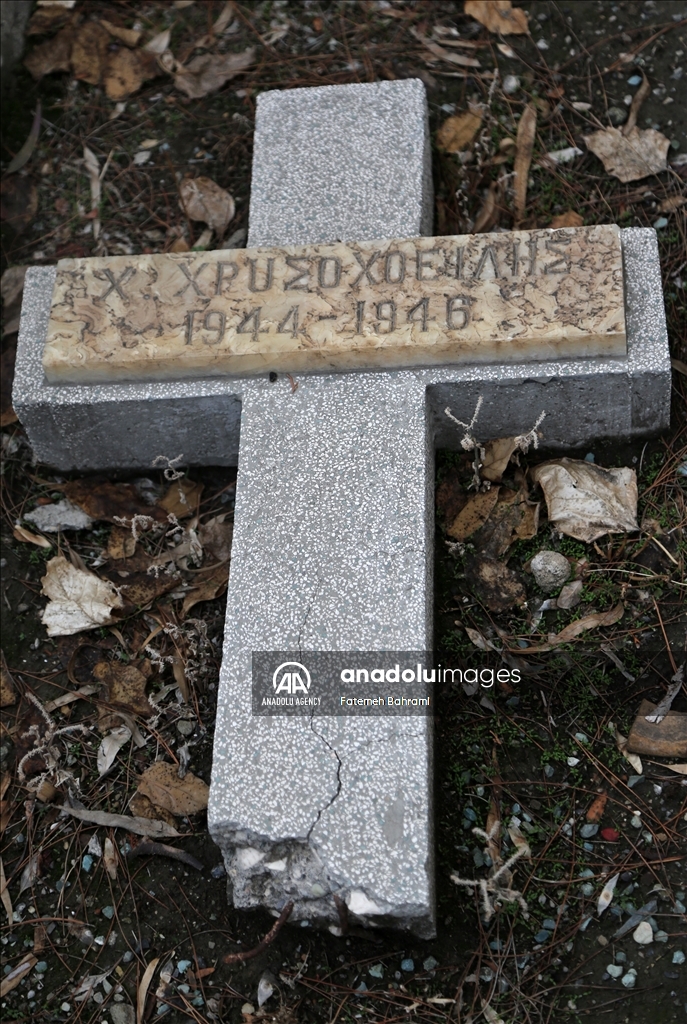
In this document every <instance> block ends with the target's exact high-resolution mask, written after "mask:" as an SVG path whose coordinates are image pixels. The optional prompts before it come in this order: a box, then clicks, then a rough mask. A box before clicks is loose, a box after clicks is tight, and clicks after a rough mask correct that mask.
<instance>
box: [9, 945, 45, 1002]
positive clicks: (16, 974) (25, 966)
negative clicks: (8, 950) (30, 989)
mask: <svg viewBox="0 0 687 1024" xmlns="http://www.w3.org/2000/svg"><path fill="white" fill-rule="evenodd" d="M37 963H38V959H37V957H35V956H34V955H33V953H27V954H26V956H25V957H24V958H23V959H22V960H20V961H19V963H18V964H17V966H16V967H13V968H12V970H11V971H10V972H9V974H6V975H5V977H4V978H3V979H2V981H0V998H3V997H4V996H6V995H7V993H8V992H11V991H12V989H15V988H16V987H17V985H18V984H19V983H20V982H21V981H23V980H24V978H26V977H27V976H28V974H29V972H30V971H32V970H33V968H34V967H35V965H36V964H37Z"/></svg>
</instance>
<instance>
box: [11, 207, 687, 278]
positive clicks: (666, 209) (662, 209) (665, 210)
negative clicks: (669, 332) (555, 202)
mask: <svg viewBox="0 0 687 1024" xmlns="http://www.w3.org/2000/svg"><path fill="white" fill-rule="evenodd" d="M685 203H687V196H669V197H668V198H667V199H664V200H663V202H661V203H659V204H658V212H659V213H673V212H674V211H675V210H679V209H680V207H681V206H684V205H685ZM5 273H7V271H5ZM4 276H5V275H4V274H3V277H4Z"/></svg>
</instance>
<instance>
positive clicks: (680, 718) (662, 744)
mask: <svg viewBox="0 0 687 1024" xmlns="http://www.w3.org/2000/svg"><path fill="white" fill-rule="evenodd" d="M655 713H656V707H655V705H654V704H651V703H650V702H649V701H648V700H643V701H642V703H641V705H640V708H639V711H638V712H637V717H636V718H635V720H634V722H633V723H632V728H631V729H630V735H629V736H628V737H627V749H628V751H630V752H631V753H633V754H646V755H647V756H653V757H685V756H687V714H685V713H684V712H681V711H668V712H667V713H666V715H665V717H664V718H662V719H661V721H660V722H648V721H647V720H646V719H647V716H651V715H655Z"/></svg>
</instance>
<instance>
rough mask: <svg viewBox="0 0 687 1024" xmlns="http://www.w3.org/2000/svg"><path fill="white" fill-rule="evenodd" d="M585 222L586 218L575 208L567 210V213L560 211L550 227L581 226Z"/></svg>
mask: <svg viewBox="0 0 687 1024" xmlns="http://www.w3.org/2000/svg"><path fill="white" fill-rule="evenodd" d="M583 224H584V218H583V217H581V216H580V215H579V213H576V212H575V210H566V211H565V213H559V214H558V215H557V216H556V217H554V218H553V220H552V221H551V223H550V225H549V227H552V228H581V227H582V225H583Z"/></svg>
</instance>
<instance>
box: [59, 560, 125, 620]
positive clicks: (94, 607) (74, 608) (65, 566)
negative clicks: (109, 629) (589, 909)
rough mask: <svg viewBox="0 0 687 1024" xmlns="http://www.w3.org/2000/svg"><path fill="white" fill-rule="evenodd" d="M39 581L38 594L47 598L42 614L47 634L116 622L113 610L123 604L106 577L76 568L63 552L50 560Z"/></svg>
mask: <svg viewBox="0 0 687 1024" xmlns="http://www.w3.org/2000/svg"><path fill="white" fill-rule="evenodd" d="M41 583H42V584H43V588H42V590H41V593H42V594H45V596H46V597H48V598H49V599H50V600H49V602H48V604H47V606H46V608H45V611H44V612H43V615H42V617H41V621H42V623H43V625H44V626H45V627H46V629H47V631H48V636H70V635H71V634H72V633H81V632H82V631H83V630H86V629H97V627H98V626H109V625H110V624H111V623H113V622H116V621H117V615H116V611H117V610H118V609H121V608H122V607H123V605H124V602H123V601H122V599H121V597H120V596H119V594H118V593H117V590H116V588H115V587H114V586H113V584H112V583H110V581H109V580H101V579H99V578H98V577H97V576H96V575H95V574H94V573H92V572H87V571H84V570H83V569H77V568H75V566H73V565H72V564H71V562H68V561H67V559H66V558H64V556H63V555H58V556H57V557H56V558H51V559H50V561H49V562H48V564H47V566H46V574H45V576H44V577H43V579H42V580H41Z"/></svg>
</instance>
